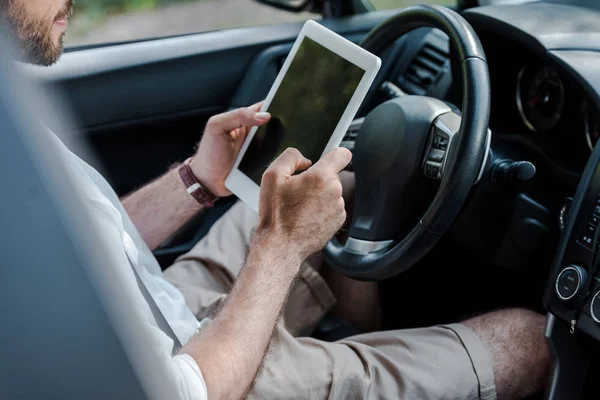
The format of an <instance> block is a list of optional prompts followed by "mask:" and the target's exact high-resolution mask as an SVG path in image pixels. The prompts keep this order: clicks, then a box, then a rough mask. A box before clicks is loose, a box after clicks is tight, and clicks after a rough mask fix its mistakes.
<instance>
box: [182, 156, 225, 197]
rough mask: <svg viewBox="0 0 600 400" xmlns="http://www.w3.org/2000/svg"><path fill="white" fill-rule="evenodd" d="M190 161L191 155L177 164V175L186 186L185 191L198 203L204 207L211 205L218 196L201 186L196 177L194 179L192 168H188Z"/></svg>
mask: <svg viewBox="0 0 600 400" xmlns="http://www.w3.org/2000/svg"><path fill="white" fill-rule="evenodd" d="M191 161H192V157H190V158H188V159H187V160H185V161H184V162H183V163H182V164H181V165H180V166H179V176H180V177H181V180H182V181H183V184H184V185H185V187H186V188H187V192H188V193H189V194H191V195H192V197H193V198H194V199H196V201H197V202H198V203H200V204H201V205H203V206H204V207H213V206H214V205H215V201H217V199H218V197H217V196H215V195H214V194H212V193H211V192H210V191H209V190H208V189H206V188H205V187H203V186H202V185H201V184H200V182H198V179H196V176H195V175H194V172H193V171H192V168H190V162H191Z"/></svg>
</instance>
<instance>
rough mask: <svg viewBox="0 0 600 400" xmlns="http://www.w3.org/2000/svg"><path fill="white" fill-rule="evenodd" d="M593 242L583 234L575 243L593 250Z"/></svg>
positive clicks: (592, 239) (591, 237)
mask: <svg viewBox="0 0 600 400" xmlns="http://www.w3.org/2000/svg"><path fill="white" fill-rule="evenodd" d="M593 241H594V237H593V236H589V235H586V234H583V235H581V236H579V237H578V238H577V242H578V243H579V244H581V245H583V246H585V247H587V248H588V249H590V250H594V245H593V244H592V242H593Z"/></svg>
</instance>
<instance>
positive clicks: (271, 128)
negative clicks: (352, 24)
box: [225, 20, 381, 213]
mask: <svg viewBox="0 0 600 400" xmlns="http://www.w3.org/2000/svg"><path fill="white" fill-rule="evenodd" d="M380 66H381V60H380V59H379V57H377V56H375V55H373V54H371V53H370V52H368V51H366V50H365V49H363V48H362V47H360V46H358V45H356V44H354V43H353V42H351V41H349V40H347V39H346V38H344V37H342V36H340V35H338V34H337V33H335V32H333V31H331V30H329V29H327V28H325V27H324V26H322V25H320V24H318V23H317V22H315V21H313V20H309V21H307V22H306V23H305V24H304V26H303V28H302V30H301V31H300V34H299V35H298V38H297V39H296V41H295V43H294V45H293V47H292V50H291V51H290V53H289V55H288V56H287V58H286V60H285V62H284V63H283V66H282V67H281V70H280V72H279V74H278V76H277V78H276V79H275V82H274V83H273V86H272V87H271V90H270V91H269V93H268V95H267V97H266V98H265V100H264V103H263V105H262V109H261V111H268V112H270V113H271V119H270V121H269V122H268V123H267V124H265V125H263V126H261V127H254V128H252V129H251V130H250V132H249V133H248V136H247V137H246V139H245V141H244V144H243V145H242V148H241V150H240V153H239V155H238V157H237V159H236V162H235V164H234V166H233V168H232V170H231V172H230V173H229V175H228V176H227V179H226V180H225V186H226V187H227V188H228V189H229V190H231V192H233V193H234V194H235V195H236V196H237V197H238V198H239V199H241V200H242V201H244V202H245V203H247V204H248V205H249V206H250V207H252V208H253V209H254V211H255V212H257V213H258V199H259V192H260V184H261V180H262V175H263V173H264V172H265V170H266V169H267V168H268V167H269V165H270V164H271V163H272V162H273V161H274V160H275V159H276V158H277V157H278V156H279V155H280V154H281V153H282V152H283V151H284V150H285V149H286V148H288V147H295V148H297V149H298V150H300V152H301V153H302V155H304V157H306V158H308V159H310V160H311V161H312V163H313V165H314V164H315V163H316V162H317V161H318V160H319V159H320V158H321V157H322V156H323V155H325V154H326V153H328V152H329V151H330V150H331V149H333V148H335V147H338V146H339V144H340V142H341V141H342V139H343V137H344V134H345V132H346V130H347V129H348V127H349V125H350V123H351V122H352V120H353V118H354V116H355V115H356V112H357V111H358V108H359V107H360V105H361V103H362V101H363V99H364V98H365V96H366V94H367V92H368V90H369V88H370V87H371V84H372V83H373V80H374V79H375V76H376V75H377V72H378V71H379V68H380Z"/></svg>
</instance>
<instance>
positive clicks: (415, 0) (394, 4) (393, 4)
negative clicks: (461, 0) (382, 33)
mask: <svg viewBox="0 0 600 400" xmlns="http://www.w3.org/2000/svg"><path fill="white" fill-rule="evenodd" d="M368 1H369V2H370V3H371V4H372V5H373V7H375V9H376V10H392V9H394V8H403V7H408V6H412V5H417V4H441V5H445V6H453V5H456V0H368Z"/></svg>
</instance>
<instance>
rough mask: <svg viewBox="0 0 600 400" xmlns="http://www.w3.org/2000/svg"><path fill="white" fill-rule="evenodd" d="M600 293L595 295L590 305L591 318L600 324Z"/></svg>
mask: <svg viewBox="0 0 600 400" xmlns="http://www.w3.org/2000/svg"><path fill="white" fill-rule="evenodd" d="M598 297H600V291H598V293H596V294H595V295H594V297H593V298H592V302H591V303H590V316H591V317H592V319H593V320H594V321H596V323H598V324H600V299H598Z"/></svg>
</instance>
